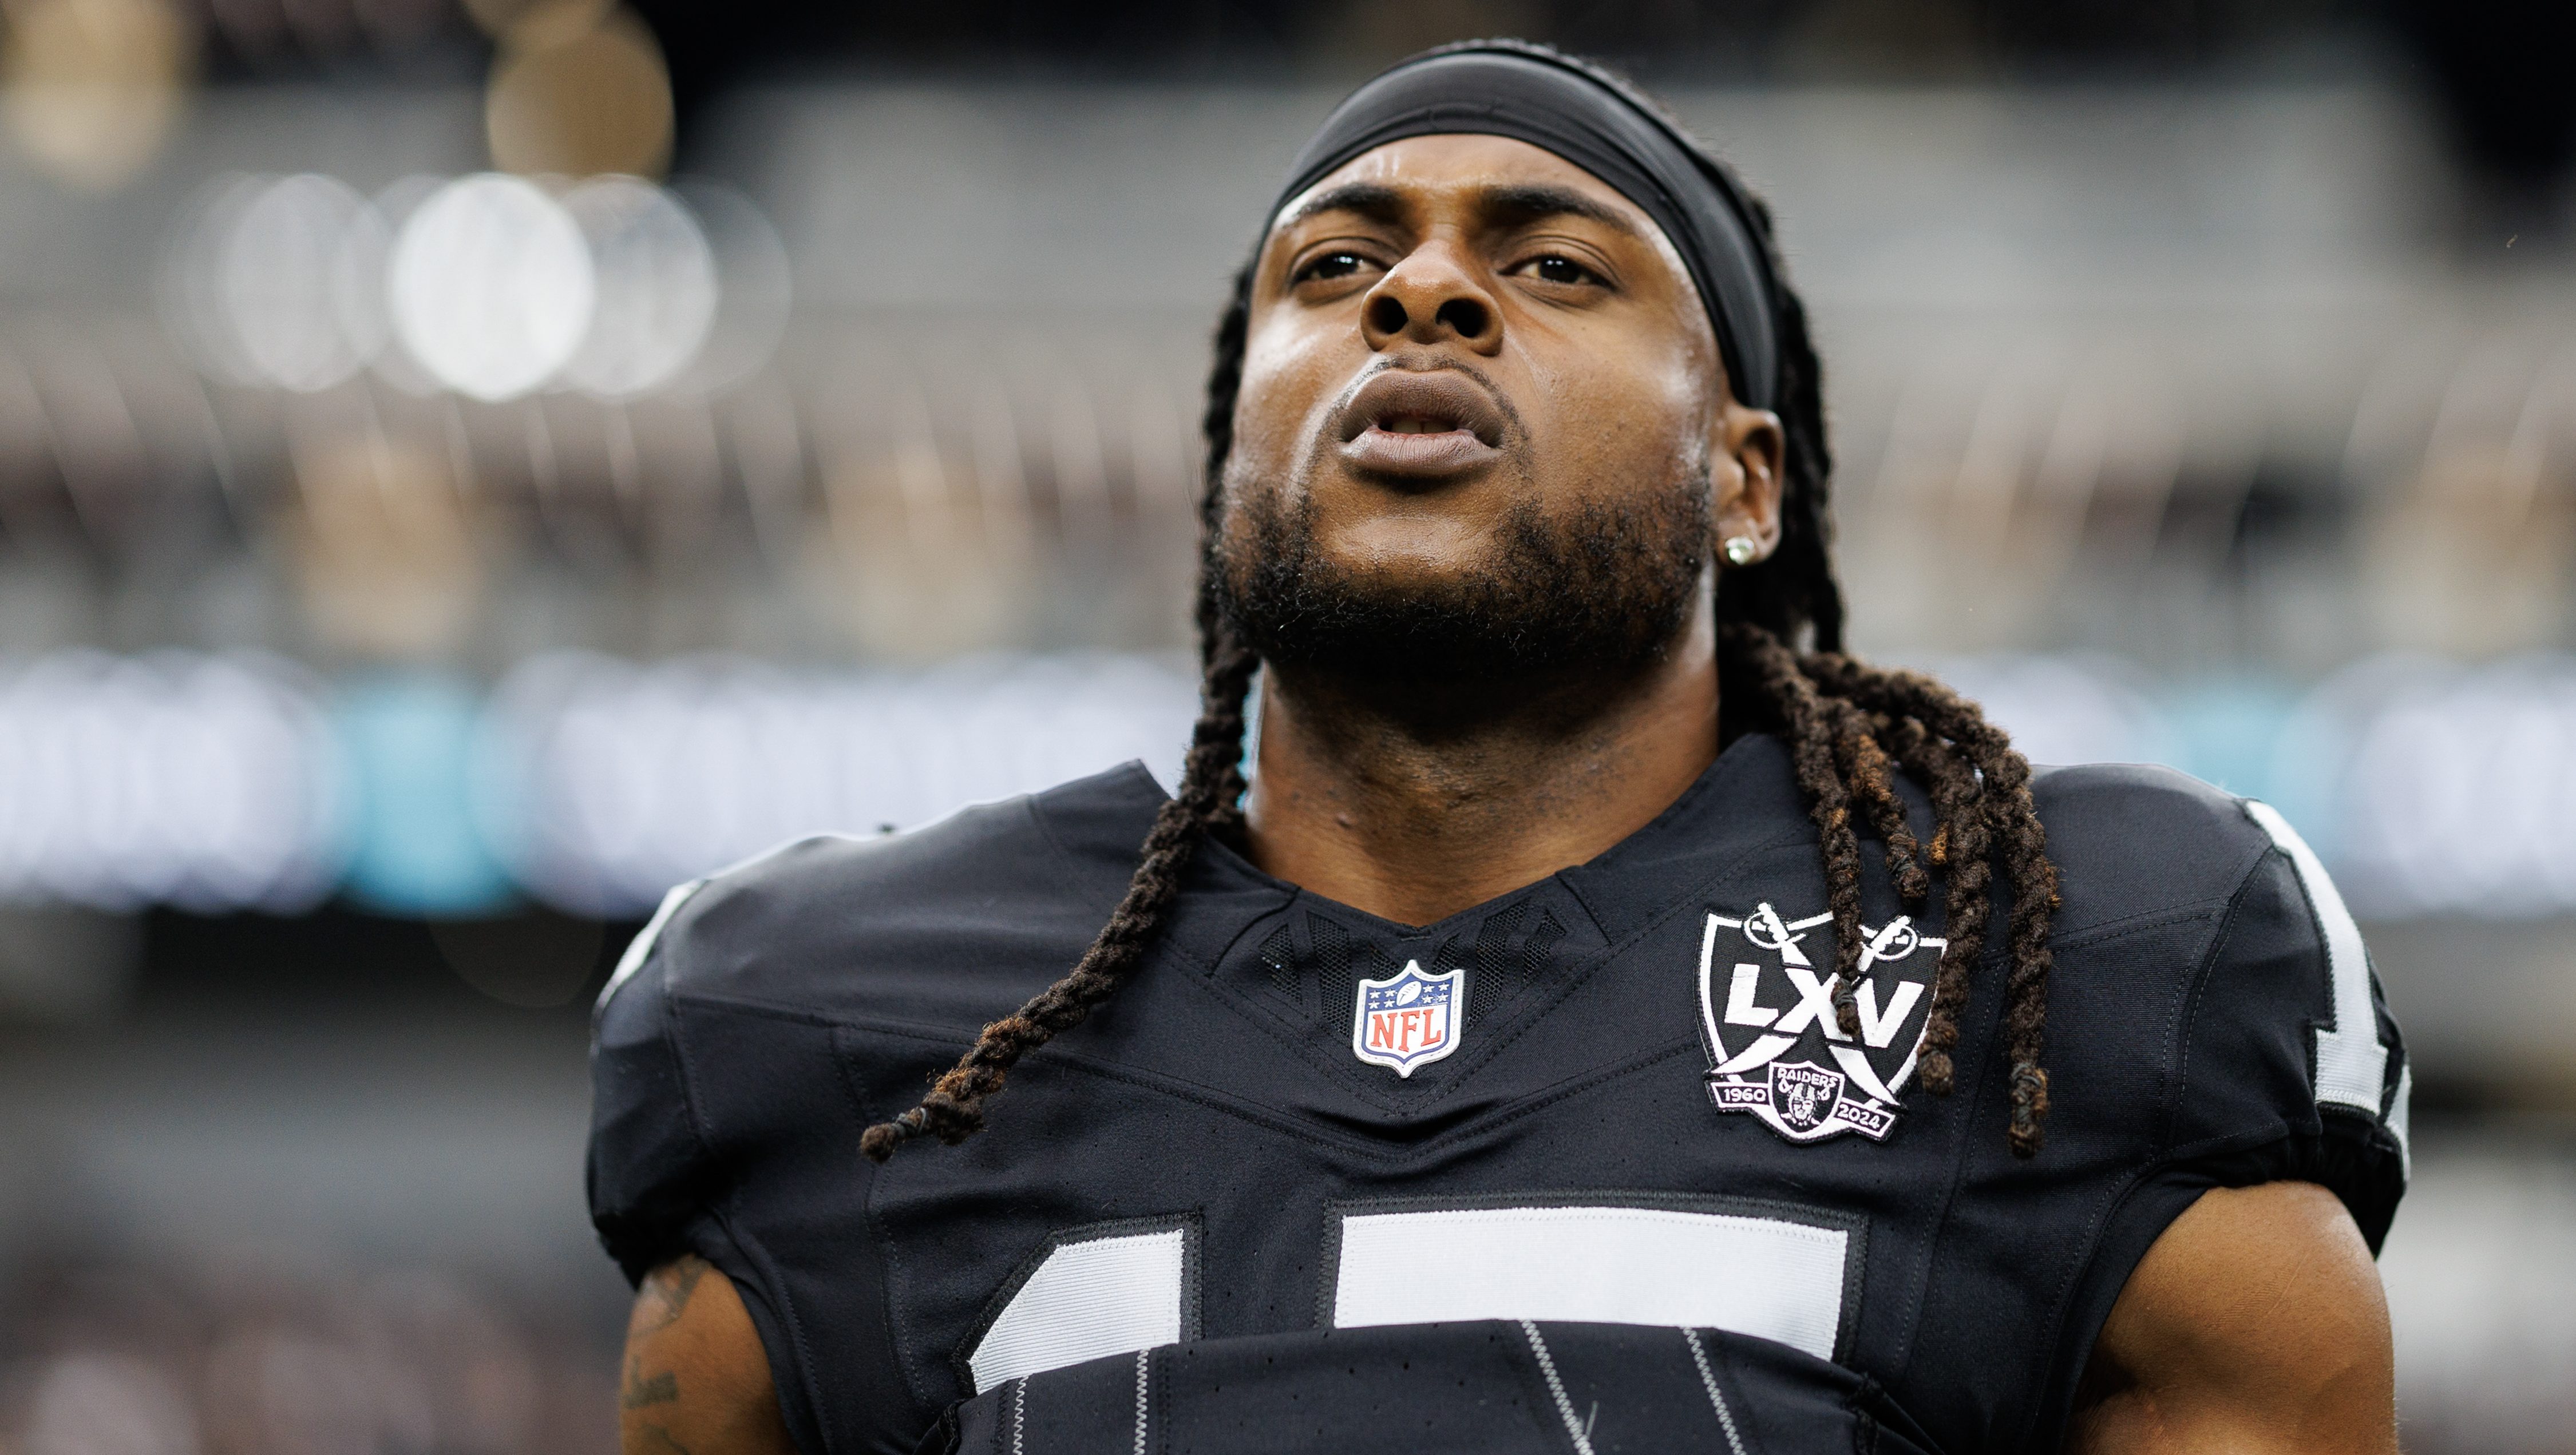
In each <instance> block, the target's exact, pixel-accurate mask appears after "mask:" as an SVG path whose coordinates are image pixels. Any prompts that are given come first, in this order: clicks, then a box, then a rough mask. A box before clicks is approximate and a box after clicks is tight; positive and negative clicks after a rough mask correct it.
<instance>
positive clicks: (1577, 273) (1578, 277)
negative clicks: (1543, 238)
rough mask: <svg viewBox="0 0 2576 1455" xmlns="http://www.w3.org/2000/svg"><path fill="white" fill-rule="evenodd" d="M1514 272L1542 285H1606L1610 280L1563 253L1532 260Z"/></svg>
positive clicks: (1550, 254)
mask: <svg viewBox="0 0 2576 1455" xmlns="http://www.w3.org/2000/svg"><path fill="white" fill-rule="evenodd" d="M1514 271H1516V272H1520V273H1523V274H1525V275H1527V276H1529V277H1533V278H1536V279H1538V280H1539V281H1540V282H1542V283H1596V284H1597V283H1605V282H1607V281H1608V280H1607V279H1605V278H1603V277H1602V276H1601V275H1600V274H1598V273H1596V272H1594V271H1592V270H1591V269H1590V268H1587V267H1585V266H1583V265H1582V264H1581V263H1578V262H1576V261H1575V260H1574V259H1572V258H1569V257H1567V256H1565V255H1564V254H1563V253H1549V254H1547V255H1546V256H1544V257H1537V258H1532V259H1530V260H1529V261H1528V262H1526V263H1523V264H1521V265H1520V267H1519V268H1517V269H1515V270H1514Z"/></svg>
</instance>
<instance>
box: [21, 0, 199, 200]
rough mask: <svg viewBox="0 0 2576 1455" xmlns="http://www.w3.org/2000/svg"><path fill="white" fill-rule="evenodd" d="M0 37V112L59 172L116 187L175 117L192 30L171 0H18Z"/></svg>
mask: <svg viewBox="0 0 2576 1455" xmlns="http://www.w3.org/2000/svg"><path fill="white" fill-rule="evenodd" d="M7 19H8V33H7V38H6V42H5V44H0V115H5V116H6V117H7V119H8V123H9V130H10V133H11V135H13V136H14V137H15V138H16V139H17V142H18V145H19V147H20V149H21V150H23V151H24V152H25V153H26V154H27V156H28V158H29V159H30V160H32V161H33V162H35V163H36V165H37V166H39V167H41V168H43V169H44V170H45V171H46V172H47V173H48V174H50V175H51V176H53V177H54V178H56V179H57V180H60V181H64V182H69V183H71V184H73V185H74V186H78V187H83V188H88V189H92V190H105V189H108V188H111V187H116V186H119V185H121V184H123V183H124V182H126V181H127V180H128V179H130V178H132V177H133V176H134V175H135V174H136V173H138V172H140V171H141V170H143V168H144V167H145V166H146V165H147V164H148V163H150V162H151V160H152V159H153V157H154V156H156V155H158V154H159V152H160V151H161V148H162V146H163V144H164V143H165V142H167V141H168V139H169V136H170V131H171V128H172V126H173V125H174V124H175V123H176V122H177V120H178V117H179V108H180V105H181V103H182V100H183V97H182V87H183V84H184V83H185V82H186V80H187V79H188V75H189V72H190V71H192V70H193V69H194V68H195V62H196V55H195V52H196V33H195V30H194V28H193V27H192V26H191V25H190V23H189V21H188V19H187V17H186V16H185V15H183V14H182V13H181V12H180V11H179V9H178V8H177V7H176V6H175V5H173V4H171V3H169V0H21V3H17V4H13V5H11V6H9V7H8V10H7Z"/></svg>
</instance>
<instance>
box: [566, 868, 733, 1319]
mask: <svg viewBox="0 0 2576 1455" xmlns="http://www.w3.org/2000/svg"><path fill="white" fill-rule="evenodd" d="M698 888H699V885H697V884H695V883H691V884H684V885H682V886H680V887H679V888H677V889H674V890H672V891H671V893H670V895H669V896H668V897H667V898H665V899H664V900H663V902H662V907H661V909H660V911H659V912H657V913H656V914H655V915H654V916H653V918H652V920H651V922H649V923H648V924H646V925H645V927H644V929H643V931H642V932H641V933H639V934H638V935H636V937H635V939H634V942H633V943H632V944H630V945H629V946H628V947H627V950H626V954H625V956H624V957H623V958H622V959H620V960H619V962H618V966H617V970H616V973H615V974H614V975H612V976H611V977H610V979H609V983H608V987H607V989H606V990H604V991H602V992H601V995H600V1001H599V1009H598V1011H597V1012H596V1015H595V1019H594V1021H593V1025H592V1035H591V1051H590V1077H591V1127H590V1152H589V1159H588V1164H587V1166H586V1168H585V1169H584V1174H585V1180H586V1183H587V1188H588V1192H589V1197H590V1217H591V1224H592V1226H594V1227H595V1228H597V1229H598V1231H599V1237H600V1241H601V1242H602V1243H603V1244H605V1245H606V1247H607V1249H608V1252H609V1256H611V1257H613V1258H615V1259H616V1260H617V1266H618V1267H619V1268H620V1269H622V1270H624V1272H625V1274H626V1280H627V1282H629V1283H640V1282H641V1281H642V1280H643V1277H644V1275H645V1274H646V1273H649V1272H651V1271H652V1270H653V1269H654V1268H656V1267H659V1266H660V1265H662V1264H664V1263H667V1262H669V1261H670V1260H672V1259H673V1258H676V1257H679V1256H680V1255H682V1254H684V1253H689V1252H692V1251H696V1250H695V1247H694V1244H693V1242H692V1239H691V1227H692V1225H693V1224H694V1223H696V1222H697V1221H698V1220H699V1219H700V1217H701V1216H702V1214H703V1210H704V1209H705V1208H706V1207H707V1205H708V1204H709V1202H710V1201H712V1199H713V1198H714V1196H715V1195H716V1193H717V1191H718V1187H717V1167H716V1161H715V1158H714V1156H713V1155H712V1153H711V1151H710V1145H709V1138H708V1137H707V1136H706V1135H705V1134H704V1132H703V1131H702V1129H701V1128H700V1127H699V1125H698V1124H697V1121H696V1113H695V1109H694V1108H693V1107H692V1105H691V1102H690V1098H689V1094H688V1082H687V1076H686V1073H685V1070H684V1068H683V1065H682V1063H681V1058H680V1048H679V1042H678V1032H677V1028H676V1027H675V1026H674V1024H673V1019H672V1002H671V986H670V974H669V972H670V963H669V958H668V955H667V954H666V953H665V949H664V936H663V930H664V928H665V927H666V926H667V925H668V923H669V922H670V920H671V917H672V916H673V915H674V914H675V913H677V912H678V910H679V909H680V908H681V906H682V905H683V904H685V903H686V902H687V900H688V899H689V897H690V896H691V895H692V894H694V893H695V892H696V891H697V889H698Z"/></svg>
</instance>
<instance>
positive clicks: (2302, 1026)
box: [2168, 802, 2411, 1253]
mask: <svg viewBox="0 0 2576 1455" xmlns="http://www.w3.org/2000/svg"><path fill="white" fill-rule="evenodd" d="M2244 811H2245V813H2246V816H2247V817H2248V818H2249V819H2250V820H2252V822H2253V823H2254V824H2255V825H2256V826H2257V827H2258V828H2259V829H2260V830H2261V831H2262V833H2263V834H2264V835H2265V836H2266V838H2267V839H2268V840H2269V843H2270V851H2269V852H2266V853H2264V854H2263V855H2262V856H2261V857H2260V858H2258V859H2257V860H2256V861H2255V863H2254V865H2253V867H2252V869H2251V870H2250V871H2249V872H2248V873H2247V875H2246V877H2245V880H2244V882H2243V884H2242V885H2241V886H2240V887H2239V888H2238V890H2237V892H2236V894H2235V896H2234V898H2233V900H2232V901H2231V903H2230V904H2229V906H2228V910H2227V915H2226V918H2225V920H2224V922H2223V923H2222V925H2221V927H2220V931H2219V934H2218V936H2217V938H2216V940H2215V942H2214V944H2213V946H2212V949H2211V953H2210V955H2209V958H2208V961H2207V963H2206V964H2205V965H2204V966H2203V967H2202V968H2201V971H2200V974H2199V976H2198V979H2197V981H2196V983H2195V984H2194V986H2193V987H2192V990H2191V993H2190V997H2189V999H2188V1001H2187V1002H2186V1005H2185V1017H2186V1019H2185V1024H2184V1033H2183V1038H2182V1042H2181V1047H2180V1052H2181V1054H2180V1058H2179V1064H2178V1066H2177V1068H2176V1072H2177V1074H2176V1075H2175V1077H2174V1082H2173V1093H2172V1101H2171V1114H2172V1122H2171V1126H2172V1132H2171V1136H2170V1141H2169V1147H2170V1152H2169V1160H2168V1166H2169V1167H2170V1168H2171V1169H2172V1170H2173V1171H2174V1172H2175V1173H2177V1174H2179V1175H2184V1176H2196V1177H2205V1178H2207V1179H2208V1180H2209V1181H2210V1182H2211V1183H2213V1184H2215V1185H2220V1186H2250V1185H2253V1184H2255V1183H2260V1182H2273V1181H2282V1180H2299V1181H2307V1182H2315V1183H2319V1184H2321V1185H2323V1186H2325V1187H2326V1188H2328V1189H2330V1190H2332V1191H2333V1192H2334V1193H2335V1194H2336V1196H2338V1197H2340V1198H2341V1199H2342V1200H2343V1203H2344V1205H2345V1207H2347V1208H2348V1209H2350V1210H2351V1212H2352V1216H2353V1220H2354V1221H2355V1222H2356V1223H2358V1224H2359V1225H2360V1227H2361V1231H2362V1235H2363V1236H2364V1237H2365V1238H2367V1239H2368V1240H2369V1243H2370V1247H2371V1250H2372V1251H2373V1252H2374V1253H2375V1252H2377V1251H2378V1248H2379V1245H2380V1242H2381V1240H2382V1239H2383V1238H2385V1237H2386V1236H2387V1232H2388V1225H2389V1221H2390V1219H2391V1218H2392V1217H2393V1216H2394V1214H2395V1212H2396V1208H2397V1201H2398V1199H2399V1197H2400V1196H2401V1195H2403V1193H2404V1192H2405V1188H2406V1179H2407V1173H2408V1170H2409V1169H2408V1165H2407V1159H2408V1148H2407V1118H2406V1106H2407V1098H2408V1094H2409V1091H2410V1090H2411V1077H2410V1076H2409V1074H2408V1072H2407V1069H2406V1051H2405V1045H2404V1043H2403V1041H2402V1040H2401V1038H2400V1037H2399V1034H2398V1030H2397V1025H2396V1022H2395V1021H2394V1020H2393V1019H2392V1018H2391V1017H2390V1016H2389V1014H2388V1008H2387V1004H2386V1001H2385V999H2384V998H2383V996H2382V995H2381V993H2380V988H2379V983H2378V979H2377V977H2376V976H2374V975H2373V974H2372V973H2371V968H2370V958H2369V954H2368V952H2367V950H2366V949H2365V948H2364V946H2363V944H2362V938H2361V931H2360V928H2359V927H2358V926H2357V925H2356V924H2355V923H2354V921H2353V917H2352V913H2351V911H2350V910H2349V909H2347V908H2346V907H2345V905H2344V902H2343V897H2342V895H2341V894H2340V893H2339V892H2337V890H2336V889H2335V886H2334V881H2333V879H2332V878H2331V877H2330V876H2328V874H2327V873H2326V870H2325V867H2324V865H2323V864H2322V863H2320V862H2319V861H2318V859H2317V856H2316V854H2315V853H2314V852H2313V851H2312V850H2310V849H2309V847H2308V846H2307V844H2306V842H2305V841H2303V840H2302V839H2301V838H2300V837H2299V835H2298V833H2297V831H2296V830H2294V829H2292V828H2291V827H2290V825H2289V823H2288V822H2287V821H2286V820H2285V819H2283V818H2282V817H2281V815H2280V814H2279V813H2277V812H2276V811H2274V810H2273V809H2272V808H2271V807H2270V806H2269V805H2266V804H2262V803H2256V802H2248V803H2246V804H2245V805H2244Z"/></svg>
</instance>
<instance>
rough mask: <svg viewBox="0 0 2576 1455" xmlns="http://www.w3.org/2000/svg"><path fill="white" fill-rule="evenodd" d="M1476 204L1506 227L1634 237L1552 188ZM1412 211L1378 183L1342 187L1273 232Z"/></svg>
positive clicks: (1616, 220)
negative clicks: (1553, 223)
mask: <svg viewBox="0 0 2576 1455" xmlns="http://www.w3.org/2000/svg"><path fill="white" fill-rule="evenodd" d="M1477 200H1478V202H1479V203H1480V204H1481V206H1482V210H1484V211H1485V212H1488V213H1491V214H1495V215H1497V216H1498V217H1499V218H1501V219H1502V220H1504V221H1507V222H1511V223H1516V224H1526V223H1531V222H1536V221H1538V220H1539V219H1541V218H1546V217H1580V218H1584V219H1586V220H1588V221H1591V222H1597V223H1599V224H1601V225H1602V226H1603V227H1606V228H1609V229H1611V230H1612V231H1614V232H1619V233H1624V234H1626V235H1628V236H1630V237H1635V236H1637V235H1638V232H1637V224H1636V223H1635V222H1633V221H1632V220H1630V219H1629V218H1627V217H1626V216H1624V215H1622V214H1621V213H1620V212H1619V211H1618V210H1617V209H1615V208H1612V207H1609V206H1607V205H1605V204H1603V203H1600V202H1597V201H1594V200H1593V199H1592V198H1589V197H1586V196H1584V195H1583V194H1582V193H1580V192H1577V191H1575V190H1574V189H1573V188H1571V187H1560V186H1557V185H1556V184H1554V183H1550V182H1510V183H1503V184H1499V185H1496V186H1491V187H1487V188H1485V189H1483V190H1482V191H1481V192H1480V193H1478V195H1477ZM1410 210H1411V207H1410V204H1409V203H1408V202H1407V201H1406V199H1405V196H1404V194H1403V193H1401V192H1398V191H1397V190H1395V189H1394V188H1392V187H1389V186H1387V185H1385V184H1384V183H1380V182H1345V183H1343V184H1342V185H1340V186H1338V187H1331V188H1327V189H1325V190H1324V191H1321V192H1318V193H1316V194H1315V195H1314V196H1313V197H1310V198H1308V199H1307V200H1306V203H1305V205H1304V206H1302V207H1299V208H1298V209H1297V210H1296V211H1294V212H1291V213H1289V214H1288V215H1287V216H1285V217H1282V218H1280V219H1279V221H1278V223H1277V224H1276V227H1280V228H1286V227H1294V226H1296V225H1297V224H1298V223H1301V222H1304V221H1305V220H1307V219H1308V218H1310V217H1316V216H1319V215H1321V214H1323V213H1327V212H1354V213H1357V214H1359V215H1360V216H1362V217H1365V218H1367V219H1369V220H1370V221H1372V222H1384V223H1400V222H1402V221H1403V220H1404V215H1405V214H1406V213H1407V212H1408V211H1410Z"/></svg>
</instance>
